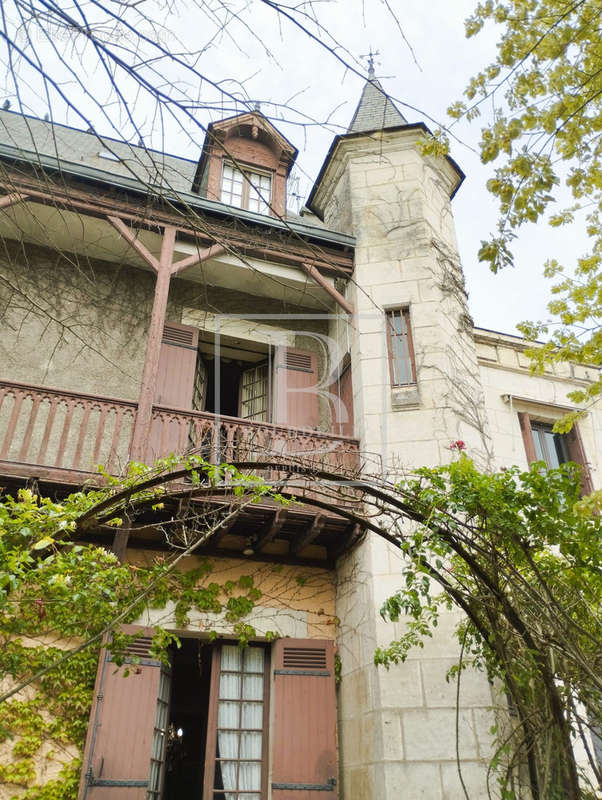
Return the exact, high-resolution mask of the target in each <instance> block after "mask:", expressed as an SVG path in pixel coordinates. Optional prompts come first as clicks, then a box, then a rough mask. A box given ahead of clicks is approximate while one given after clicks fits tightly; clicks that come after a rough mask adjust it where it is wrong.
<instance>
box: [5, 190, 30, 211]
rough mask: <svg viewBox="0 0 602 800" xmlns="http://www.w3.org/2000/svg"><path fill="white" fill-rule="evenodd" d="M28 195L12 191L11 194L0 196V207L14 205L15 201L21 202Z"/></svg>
mask: <svg viewBox="0 0 602 800" xmlns="http://www.w3.org/2000/svg"><path fill="white" fill-rule="evenodd" d="M27 198H28V195H26V194H21V193H19V192H12V193H11V194H5V195H4V197H0V208H8V207H9V206H14V205H15V203H22V202H23V200H27Z"/></svg>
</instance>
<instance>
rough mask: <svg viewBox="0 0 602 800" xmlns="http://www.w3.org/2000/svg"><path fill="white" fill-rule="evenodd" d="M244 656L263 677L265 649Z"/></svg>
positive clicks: (252, 649) (247, 666)
mask: <svg viewBox="0 0 602 800" xmlns="http://www.w3.org/2000/svg"><path fill="white" fill-rule="evenodd" d="M266 369H267V367H266ZM244 654H245V672H261V674H262V675H263V664H264V661H265V651H264V649H263V647H247V648H245V651H244Z"/></svg>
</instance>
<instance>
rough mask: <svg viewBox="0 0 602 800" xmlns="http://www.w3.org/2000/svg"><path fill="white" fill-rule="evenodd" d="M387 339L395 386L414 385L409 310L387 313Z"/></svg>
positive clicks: (396, 310) (392, 378)
mask: <svg viewBox="0 0 602 800" xmlns="http://www.w3.org/2000/svg"><path fill="white" fill-rule="evenodd" d="M387 339H388V347H389V358H390V363H391V382H392V384H393V386H407V385H408V384H411V383H414V382H415V378H414V370H413V366H412V355H411V352H410V331H409V316H408V311H407V310H403V309H399V310H398V309H395V310H392V311H387Z"/></svg>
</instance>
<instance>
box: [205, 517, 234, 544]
mask: <svg viewBox="0 0 602 800" xmlns="http://www.w3.org/2000/svg"><path fill="white" fill-rule="evenodd" d="M237 519H238V514H235V515H233V516H231V517H230V519H229V520H227V521H226V522H224V523H223V525H220V526H219V528H216V530H215V531H213V533H212V534H211V536H210V537H209V539H208V540H207V543H206V546H207V547H219V544H220V542H221V541H222V539H223V538H224V536H226V534H228V533H229V532H230V531H231V530H232V528H233V527H234V524H235V523H236V521H237Z"/></svg>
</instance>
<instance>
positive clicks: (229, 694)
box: [219, 672, 240, 700]
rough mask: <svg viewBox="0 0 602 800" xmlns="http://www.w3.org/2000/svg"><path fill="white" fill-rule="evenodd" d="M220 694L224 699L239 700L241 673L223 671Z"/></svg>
mask: <svg viewBox="0 0 602 800" xmlns="http://www.w3.org/2000/svg"><path fill="white" fill-rule="evenodd" d="M219 696H220V698H221V699H224V700H238V699H239V698H240V675H237V674H236V673H231V672H222V674H221V676H220V680H219Z"/></svg>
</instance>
